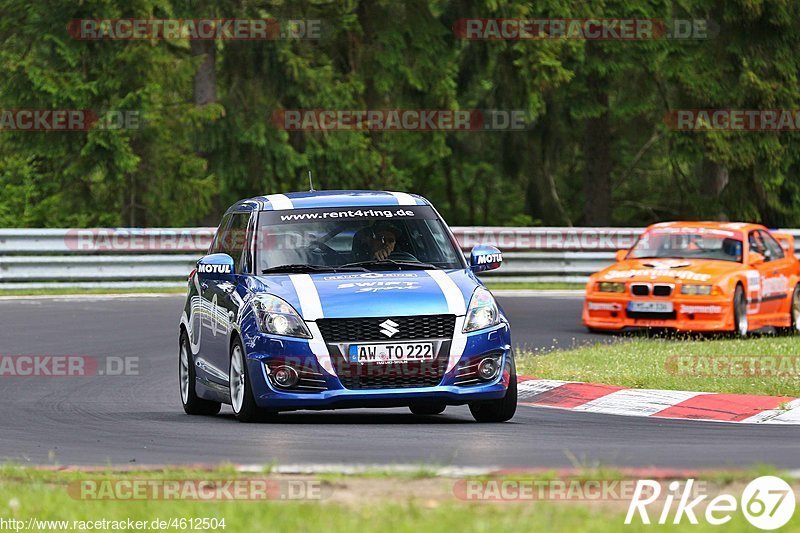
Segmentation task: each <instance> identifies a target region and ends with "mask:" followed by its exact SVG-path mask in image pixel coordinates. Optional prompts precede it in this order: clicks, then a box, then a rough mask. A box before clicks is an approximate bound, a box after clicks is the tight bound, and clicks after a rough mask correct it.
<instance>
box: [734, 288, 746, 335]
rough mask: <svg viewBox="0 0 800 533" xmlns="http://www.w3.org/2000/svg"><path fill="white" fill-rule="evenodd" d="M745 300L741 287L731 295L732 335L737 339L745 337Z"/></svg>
mask: <svg viewBox="0 0 800 533" xmlns="http://www.w3.org/2000/svg"><path fill="white" fill-rule="evenodd" d="M747 329H748V320H747V300H746V299H745V295H744V289H743V288H742V286H741V285H737V286H736V291H735V292H734V293H733V334H734V335H736V336H737V337H739V338H744V337H747Z"/></svg>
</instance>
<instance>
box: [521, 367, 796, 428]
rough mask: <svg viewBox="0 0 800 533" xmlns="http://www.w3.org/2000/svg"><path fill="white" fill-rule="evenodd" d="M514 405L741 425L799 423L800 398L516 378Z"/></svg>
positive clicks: (524, 377)
mask: <svg viewBox="0 0 800 533" xmlns="http://www.w3.org/2000/svg"><path fill="white" fill-rule="evenodd" d="M518 383H519V384H518V391H519V403H520V404H522V405H535V406H538V407H555V408H561V409H571V410H573V411H582V412H586V413H605V414H611V415H624V416H649V417H654V418H679V419H687V420H707V421H715V422H739V423H745V424H800V398H795V397H791V396H755V395H747V394H717V393H709V392H689V391H674V390H656V389H626V388H624V387H616V386H613V385H599V384H595V383H581V382H576V381H559V380H554V379H536V378H531V377H526V376H520V377H519V378H518Z"/></svg>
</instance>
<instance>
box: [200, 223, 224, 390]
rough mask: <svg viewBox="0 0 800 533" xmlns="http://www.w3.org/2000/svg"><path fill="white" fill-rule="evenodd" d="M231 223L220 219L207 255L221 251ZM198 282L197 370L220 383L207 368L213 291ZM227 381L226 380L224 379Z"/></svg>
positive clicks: (212, 329) (215, 371)
mask: <svg viewBox="0 0 800 533" xmlns="http://www.w3.org/2000/svg"><path fill="white" fill-rule="evenodd" d="M230 222H231V214H230V213H228V214H226V215H225V216H224V217H222V221H221V222H220V224H219V227H218V228H217V233H216V235H215V236H214V241H213V242H212V243H211V246H210V247H209V249H208V253H209V254H216V253H220V252H222V251H223V242H225V240H226V239H227V237H226V234H227V231H228V226H229V225H230ZM195 279H197V280H198V289H197V290H198V296H199V298H198V300H197V301H198V303H197V305H194V304H193V305H192V323H193V327H192V329H193V331H195V332H197V333H196V339H193V342H195V343H196V344H197V346H198V352H197V356H198V361H197V363H198V368H199V369H200V370H201V371H202V372H204V373H206V376H205V377H207V378H209V379H214V381H219V382H222V379H223V377H224V375H223V374H222V373H221V372H220V369H218V368H211V367H209V365H210V364H212V365H213V363H212V360H213V359H214V357H213V355H214V350H215V342H214V340H215V336H214V332H215V322H214V308H215V306H216V298H215V297H214V290H213V287H212V286H211V284H210V283H209V282H208V280H199V278H195ZM225 379H227V378H225Z"/></svg>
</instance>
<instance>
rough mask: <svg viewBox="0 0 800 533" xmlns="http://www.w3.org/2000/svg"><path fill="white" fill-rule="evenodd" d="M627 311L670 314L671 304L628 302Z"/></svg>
mask: <svg viewBox="0 0 800 533" xmlns="http://www.w3.org/2000/svg"><path fill="white" fill-rule="evenodd" d="M628 311H633V312H635V313H671V312H672V302H649V301H644V302H628Z"/></svg>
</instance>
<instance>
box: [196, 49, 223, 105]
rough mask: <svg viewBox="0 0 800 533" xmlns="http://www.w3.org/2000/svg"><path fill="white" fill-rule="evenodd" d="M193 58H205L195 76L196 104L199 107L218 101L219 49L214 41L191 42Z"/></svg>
mask: <svg viewBox="0 0 800 533" xmlns="http://www.w3.org/2000/svg"><path fill="white" fill-rule="evenodd" d="M191 47H192V56H194V57H197V56H204V57H203V62H202V63H200V67H199V68H198V69H197V73H196V74H195V75H194V103H195V105H197V106H202V105H206V104H213V103H215V102H216V101H217V48H216V43H215V42H214V41H213V40H208V41H199V40H193V41H191Z"/></svg>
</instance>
